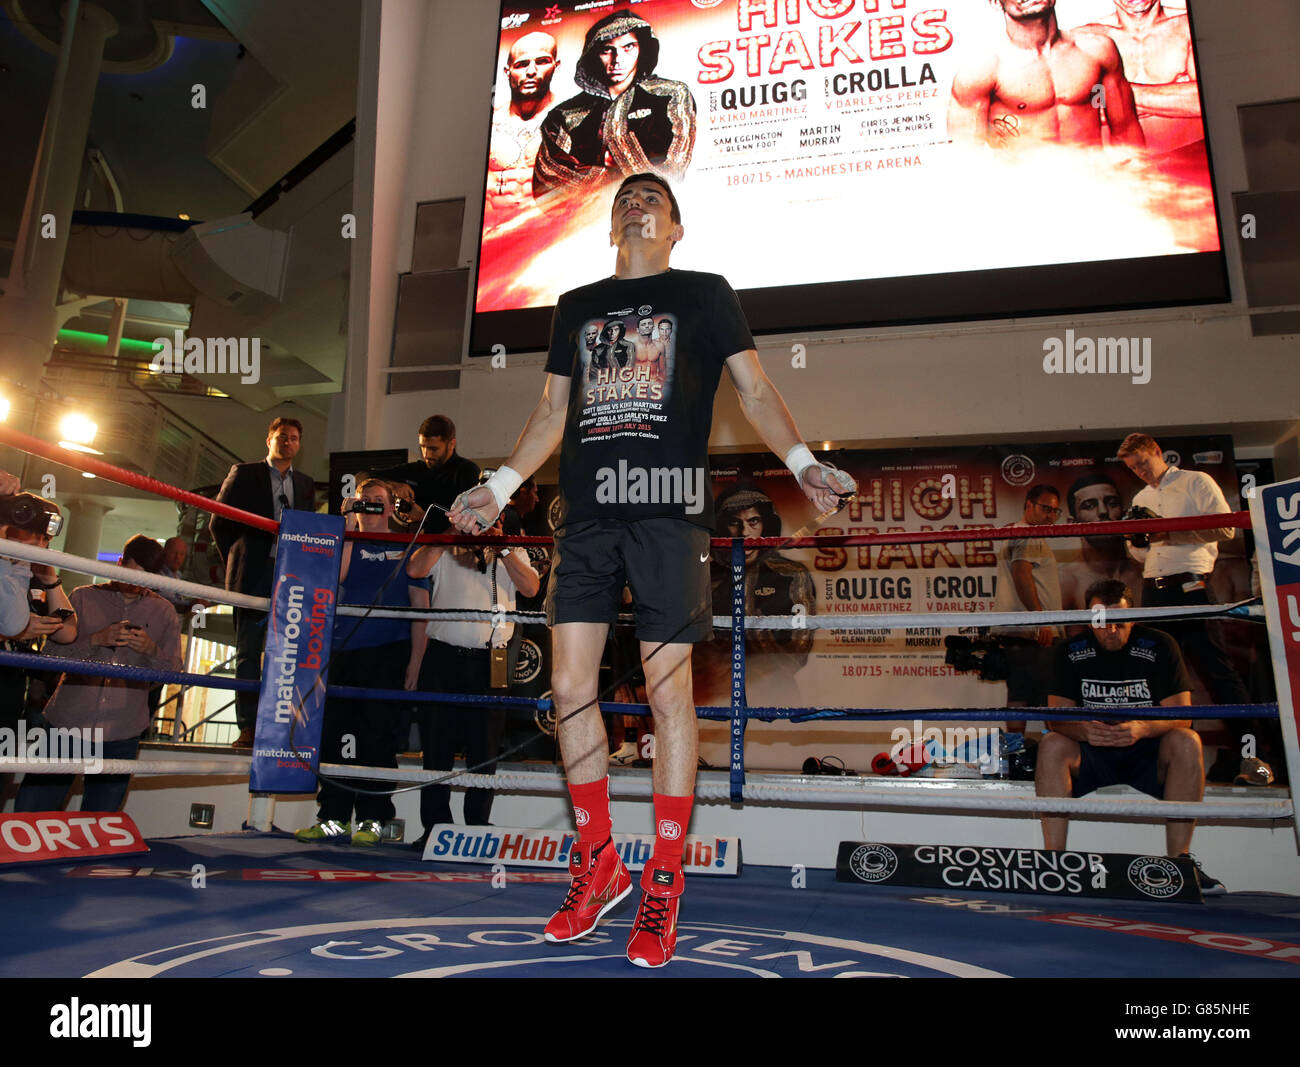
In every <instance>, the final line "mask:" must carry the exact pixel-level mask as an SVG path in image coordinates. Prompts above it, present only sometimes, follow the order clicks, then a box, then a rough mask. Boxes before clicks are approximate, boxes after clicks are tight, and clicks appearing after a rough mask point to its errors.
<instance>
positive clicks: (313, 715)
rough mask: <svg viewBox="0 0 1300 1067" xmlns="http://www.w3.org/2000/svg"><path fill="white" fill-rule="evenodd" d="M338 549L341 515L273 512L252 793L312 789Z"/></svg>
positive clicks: (321, 718) (339, 556)
mask: <svg viewBox="0 0 1300 1067" xmlns="http://www.w3.org/2000/svg"><path fill="white" fill-rule="evenodd" d="M342 550H343V518H342V516H339V515H316V514H313V513H311V512H307V511H293V510H288V509H287V510H286V511H285V512H284V514H283V516H282V517H281V519H280V539H279V542H278V545H277V548H276V555H275V578H274V580H273V583H272V586H271V589H272V593H271V616H270V618H269V620H268V622H267V627H266V653H265V656H264V658H263V660H262V690H261V696H260V697H259V698H258V703H257V733H256V735H255V737H254V740H253V765H252V775H251V777H250V778H249V789H251V790H252V791H253V792H254V793H314V792H315V791H316V765H317V763H318V762H319V761H320V735H321V726H322V724H323V721H324V714H325V684H326V675H325V668H326V665H327V664H328V663H329V659H330V645H331V639H332V637H333V633H334V607H335V602H336V599H337V595H338V585H339V564H340V562H341V560H342Z"/></svg>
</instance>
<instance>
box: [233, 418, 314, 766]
mask: <svg viewBox="0 0 1300 1067" xmlns="http://www.w3.org/2000/svg"><path fill="white" fill-rule="evenodd" d="M301 446H302V423H300V422H299V421H298V420H297V419H286V418H277V419H276V420H275V421H274V422H272V423H271V428H270V429H269V430H268V431H267V434H266V459H264V460H262V461H260V462H257V463H236V464H235V465H234V466H232V467H231V468H230V473H229V474H227V475H226V480H225V481H224V482H222V483H221V491H220V492H218V493H217V500H218V501H220V502H221V503H222V504H229V505H230V506H231V507H233V508H240V509H241V510H243V511H250V512H252V513H253V514H254V515H262V516H265V517H266V518H268V519H274V520H275V521H276V522H279V521H280V515H281V514H282V513H283V511H284V510H285V509H286V508H292V509H296V510H298V511H315V510H316V485H315V482H313V480H312V479H311V478H310V477H309V476H308V475H306V474H303V473H302V472H301V471H297V470H294V468H293V460H294V457H295V456H297V455H298V449H299V448H300V447H301ZM212 537H213V540H215V541H216V543H217V551H218V552H220V553H221V558H222V560H223V561H224V563H225V564H226V588H227V589H230V590H232V591H234V592H237V593H247V594H249V595H250V596H265V597H269V596H270V595H271V577H272V574H273V572H274V570H275V535H274V534H270V533H267V532H265V531H264V530H256V529H254V528H253V527H251V526H244V525H243V524H242V523H238V522H235V521H234V520H232V519H225V518H221V517H220V516H217V517H214V518H213V520H212ZM265 639H266V613H265V612H261V611H251V610H248V609H244V608H235V677H236V678H253V679H260V678H261V677H262V645H263V643H264V641H265ZM235 715H236V718H237V719H238V721H239V737H238V739H237V740H236V741H235V743H234V747H236V748H247V747H249V746H251V745H252V743H253V729H254V725H255V724H256V722H257V693H238V694H237V695H236V703H235Z"/></svg>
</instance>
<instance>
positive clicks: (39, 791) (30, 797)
mask: <svg viewBox="0 0 1300 1067" xmlns="http://www.w3.org/2000/svg"><path fill="white" fill-rule="evenodd" d="M139 747H140V739H139V738H138V737H130V738H127V739H126V740H125V741H105V742H104V753H103V755H104V759H106V760H108V759H135V754H136V750H137V749H138V748H139ZM74 777H75V775H71V774H25V775H23V784H22V785H20V786H19V787H18V795H17V796H16V797H15V798H14V811H62V810H63V806H64V804H65V803H67V799H68V787H69V786H71V785H72V779H73V778H74ZM130 784H131V776H130V775H129V774H88V775H86V776H85V785H84V787H83V790H82V795H81V810H82V811H119V810H120V809H121V807H122V801H123V800H125V799H126V789H127V786H128V785H130Z"/></svg>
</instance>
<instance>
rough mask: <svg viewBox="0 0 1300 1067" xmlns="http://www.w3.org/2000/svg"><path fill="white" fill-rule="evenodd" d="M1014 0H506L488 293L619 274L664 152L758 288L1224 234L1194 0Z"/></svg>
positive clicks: (719, 261) (481, 305) (723, 260)
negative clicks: (613, 250)
mask: <svg viewBox="0 0 1300 1067" xmlns="http://www.w3.org/2000/svg"><path fill="white" fill-rule="evenodd" d="M1008 4H1010V0H1008ZM1004 6H1007V5H1006V4H1003V3H999V2H990V0H951V2H948V3H935V2H934V0H642V2H639V3H633V2H631V0H617V2H615V0H598V2H591V0H587V2H582V3H574V2H572V0H568V2H562V3H547V2H545V0H542V2H539V3H515V2H510V0H507V2H505V3H503V5H502V7H501V30H500V36H499V44H498V49H497V53H496V56H495V61H496V62H495V89H494V96H493V119H492V131H491V137H490V142H489V158H488V165H487V174H486V187H485V200H484V219H483V234H482V245H481V254H480V264H479V277H478V291H477V302H476V312H479V313H483V312H493V311H505V310H510V309H519V308H530V307H546V306H550V305H552V304H554V303H555V300H556V297H558V296H559V294H560V292H561V291H562V290H563V289H565V288H570V287H572V286H574V285H577V284H580V283H582V282H584V281H587V280H590V279H591V278H594V277H596V276H598V275H600V274H602V273H603V272H604V266H603V265H604V264H606V263H607V262H608V258H609V246H608V233H609V213H610V206H611V199H612V188H611V185H612V183H617V182H618V181H620V180H621V179H622V178H623V177H624V176H626V175H627V174H631V173H636V172H638V171H648V170H656V171H659V172H661V173H663V174H665V175H667V176H669V177H670V178H671V179H673V180H674V186H675V189H676V191H677V193H678V197H679V200H680V202H681V205H682V210H683V213H684V216H685V223H686V232H687V240H685V241H684V242H683V243H682V244H681V245H680V247H679V248H678V249H677V250H676V251H675V253H674V266H677V267H679V268H688V269H703V270H721V271H723V272H724V273H726V275H727V277H728V280H729V281H730V282H731V284H732V286H733V287H734V288H736V289H738V290H742V289H754V288H764V287H771V286H785V285H809V284H815V283H827V282H837V281H842V280H855V279H874V278H888V277H894V278H897V277H911V276H917V275H931V274H940V273H946V272H961V271H982V270H991V269H997V268H1014V267H1026V266H1035V265H1043V264H1066V263H1083V262H1101V261H1106V260H1115V259H1121V260H1122V259H1133V258H1145V257H1154V256H1168V255H1175V256H1178V255H1183V254H1186V253H1192V252H1215V251H1218V250H1219V248H1220V242H1219V235H1218V225H1217V221H1216V216H1215V208H1214V200H1213V193H1212V188H1211V181H1210V169H1209V162H1208V155H1207V151H1206V144H1205V128H1204V124H1203V121H1202V116H1201V105H1200V97H1199V89H1198V83H1197V80H1196V66H1195V60H1194V55H1193V48H1192V37H1191V33H1190V28H1189V21H1188V18H1187V16H1186V12H1185V6H1186V5H1185V4H1181V5H1178V4H1165V5H1164V6H1163V8H1162V11H1163V16H1162V21H1161V22H1160V25H1159V26H1158V27H1146V26H1145V25H1140V26H1136V27H1135V26H1134V25H1133V24H1132V16H1128V15H1126V14H1125V13H1124V12H1122V11H1121V10H1119V9H1120V7H1122V6H1128V7H1131V6H1132V5H1118V4H1117V3H1115V2H1114V0H1015V3H1014V4H1010V6H1012V7H1013V8H1014V7H1019V8H1023V9H1024V12H1023V13H1022V17H1019V18H1013V17H1012V15H1011V14H1008V13H1006V12H1004ZM1148 16H1149V17H1155V16H1154V15H1151V14H1150V13H1145V14H1144V16H1143V17H1144V18H1146V17H1148ZM1051 25H1055V27H1056V28H1057V30H1059V31H1060V33H1061V35H1062V37H1061V39H1060V40H1058V41H1057V43H1056V44H1055V45H1054V46H1053V47H1054V52H1053V62H1052V64H1051V65H1050V66H1049V65H1048V64H1047V63H1046V62H1045V61H1044V60H1043V59H1042V56H1041V54H1040V51H1039V49H1040V46H1041V44H1042V42H1041V41H1040V40H1039V39H1038V38H1039V37H1040V36H1042V35H1043V34H1044V33H1047V32H1048V27H1049V26H1051ZM819 232H820V233H834V234H835V238H836V239H835V240H834V241H823V242H818V243H817V244H816V247H815V250H814V249H811V248H810V247H809V245H808V234H810V233H819ZM868 249H869V250H870V254H864V250H868ZM598 264H599V265H600V266H598Z"/></svg>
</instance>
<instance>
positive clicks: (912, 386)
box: [348, 0, 1300, 474]
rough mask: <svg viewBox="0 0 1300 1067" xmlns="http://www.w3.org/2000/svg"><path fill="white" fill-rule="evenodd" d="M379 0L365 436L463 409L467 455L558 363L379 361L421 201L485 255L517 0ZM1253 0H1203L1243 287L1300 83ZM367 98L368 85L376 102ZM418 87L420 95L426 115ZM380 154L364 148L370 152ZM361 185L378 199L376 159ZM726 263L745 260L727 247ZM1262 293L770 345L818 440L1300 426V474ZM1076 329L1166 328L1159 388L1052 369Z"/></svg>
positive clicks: (1158, 338)
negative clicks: (416, 372) (1247, 141)
mask: <svg viewBox="0 0 1300 1067" xmlns="http://www.w3.org/2000/svg"><path fill="white" fill-rule="evenodd" d="M374 2H375V3H377V4H382V12H383V15H382V22H383V25H382V32H381V40H380V47H379V49H378V55H377V56H376V57H375V59H376V60H377V62H378V69H379V72H380V73H379V95H378V112H379V114H380V115H381V116H382V120H383V121H382V122H380V123H378V126H377V131H378V136H377V149H376V159H377V163H376V165H375V166H374V167H373V168H372V170H371V171H370V172H369V174H367V175H365V179H364V180H365V181H367V182H369V181H373V183H374V201H375V212H376V220H375V229H374V241H373V245H372V255H371V256H370V258H369V260H368V261H367V262H366V263H365V265H364V266H365V267H366V268H368V269H369V270H371V271H373V274H372V276H371V277H370V278H369V280H368V283H362V279H361V276H360V273H359V272H358V271H357V269H356V264H355V261H354V283H356V285H357V288H358V289H360V288H362V287H363V284H368V289H369V315H370V317H369V329H368V333H367V334H366V338H365V341H366V343H365V346H361V345H355V344H354V347H353V349H352V352H353V355H352V357H351V362H354V363H356V364H357V365H358V369H354V370H353V374H354V379H355V377H359V376H360V372H359V365H360V363H361V361H362V360H363V359H365V360H366V367H367V371H366V374H365V377H366V382H365V384H366V386H367V388H368V395H367V400H366V418H365V420H364V426H362V425H361V423H360V422H359V421H357V422H356V425H355V426H354V425H353V422H354V420H352V419H349V429H348V433H349V434H350V435H355V437H350V440H352V446H353V447H360V446H361V445H364V447H369V448H381V447H394V446H411V445H412V444H413V441H414V436H415V426H416V425H417V424H418V422H419V420H420V419H422V418H424V417H425V416H426V415H429V414H432V413H434V412H441V413H444V414H447V415H450V416H451V417H452V418H453V419H454V420H455V421H456V423H457V426H458V430H459V439H460V449H461V451H462V452H463V453H465V454H467V455H470V456H473V457H476V458H482V459H494V458H497V457H503V456H505V455H506V454H508V453H509V451H510V449H511V447H512V446H513V444H514V441H515V438H516V436H517V434H518V432H519V430H520V428H521V426H522V424H523V420H524V419H525V418H526V416H527V414H528V412H529V410H530V409H531V407H532V405H533V403H534V402H535V399H536V397H537V394H538V393H539V391H540V389H541V384H542V373H541V369H540V368H541V362H542V361H541V359H540V357H536V356H534V357H512V360H511V365H510V366H509V367H508V368H507V369H504V370H497V371H492V370H491V369H490V368H489V367H487V366H486V365H485V361H483V360H475V361H472V362H471V361H466V366H465V369H464V371H463V373H462V375H461V386H460V388H459V389H458V390H455V391H439V392H428V393H417V394H406V395H401V396H394V397H383V396H382V395H380V390H381V389H382V388H383V379H382V377H381V376H380V375H379V374H378V373H377V371H378V370H379V368H381V367H383V366H385V365H386V364H387V359H388V351H389V345H390V343H391V336H392V317H393V308H394V304H395V286H396V275H397V273H398V272H401V271H405V270H408V269H409V266H410V255H411V235H412V231H413V221H414V211H415V204H416V203H417V202H418V201H422V200H434V199H443V198H449V197H458V196H463V197H465V199H466V202H467V210H466V220H465V234H464V240H463V244H462V249H461V251H462V262H464V263H471V262H472V260H473V257H474V255H475V254H476V251H477V244H476V240H475V231H476V229H477V226H478V223H479V214H480V210H481V203H480V202H481V197H482V174H481V172H482V165H483V160H484V156H485V153H486V148H487V132H488V110H489V99H490V89H491V84H490V83H491V79H492V74H493V71H492V62H491V60H492V57H493V49H494V41H495V22H496V15H497V7H496V5H495V4H491V3H484V2H483V0H429V2H428V3H425V4H419V3H416V2H415V0H374ZM1250 10H1251V15H1250V18H1249V19H1246V18H1243V17H1242V15H1241V11H1240V9H1239V7H1238V6H1237V5H1235V4H1224V3H1214V2H1211V3H1206V2H1204V0H1201V2H1194V3H1193V14H1194V16H1195V18H1196V21H1197V30H1198V38H1199V50H1200V51H1199V54H1200V76H1201V79H1202V83H1203V90H1204V94H1205V97H1206V110H1207V119H1208V123H1209V129H1210V142H1211V151H1212V153H1213V156H1214V167H1215V175H1216V178H1217V185H1218V194H1219V198H1220V205H1221V210H1222V211H1223V212H1224V214H1225V240H1226V243H1227V251H1228V261H1229V270H1230V276H1231V282H1232V289H1233V292H1234V293H1236V294H1240V293H1241V291H1242V286H1241V271H1240V267H1239V264H1238V253H1237V242H1238V240H1239V235H1238V232H1237V230H1236V228H1235V226H1234V225H1233V223H1232V220H1231V218H1230V214H1231V210H1232V200H1231V193H1232V192H1233V191H1234V190H1242V189H1245V188H1246V173H1245V164H1244V160H1243V157H1242V149H1241V141H1240V136H1239V133H1238V128H1237V113H1236V109H1237V107H1238V106H1239V105H1241V104H1246V103H1255V102H1260V101H1266V100H1276V99H1285V98H1288V97H1294V96H1298V95H1300V64H1297V63H1296V62H1295V53H1296V50H1297V48H1300V8H1297V6H1296V5H1295V3H1294V0H1253V2H1252V3H1251V5H1250ZM1262 27H1267V31H1266V32H1265V31H1263V30H1262V29H1261V28H1262ZM368 77H369V78H371V79H373V78H374V64H373V63H372V64H371V65H367V63H366V61H365V57H363V63H362V80H363V82H364V81H365V80H366V79H367V78H368ZM367 92H368V90H367V89H366V88H365V87H364V86H363V89H362V93H363V97H364V96H365V94H366V93H367ZM413 100H418V101H420V107H419V109H418V111H419V113H418V115H417V114H416V112H415V110H413V109H412V106H411V103H412V101H413ZM366 137H370V138H372V139H374V138H375V137H376V123H375V121H374V118H373V116H371V118H370V119H367V117H366V115H365V114H364V113H363V114H361V115H360V116H359V120H358V140H359V142H360V141H361V140H362V139H364V138H366ZM363 156H364V151H360V150H359V152H358V158H359V160H360V159H361V158H362V157H363ZM357 188H358V192H359V194H360V193H361V191H362V189H363V184H362V175H361V174H360V173H359V174H358V183H357ZM362 199H364V197H363V196H362V195H359V196H358V202H360V201H361V200H362ZM381 214H382V219H381V217H380V216H381ZM688 221H689V220H688ZM826 239H830V237H829V235H827V238H826ZM360 243H361V242H358V244H359V245H360ZM358 251H359V252H360V249H359V250H358ZM716 268H717V269H718V270H719V271H720V272H722V273H725V272H726V270H727V263H726V262H725V256H724V257H722V259H720V261H719V262H718V263H717V265H716ZM577 281H579V279H575V284H576V282H577ZM364 296H365V294H364V293H359V294H357V297H356V299H358V300H364ZM1243 306H1244V305H1243V302H1242V300H1241V298H1240V296H1238V300H1237V302H1236V303H1235V304H1233V305H1224V306H1219V307H1212V308H1199V309H1170V310H1162V311H1157V312H1146V313H1136V312H1129V313H1112V314H1105V315H1093V316H1075V317H1070V318H1059V319H1028V320H1019V321H1010V322H999V323H979V324H966V325H962V324H956V325H953V326H946V327H920V328H915V329H902V330H880V331H872V332H863V331H857V332H851V333H840V334H831V335H818V336H816V337H790V338H776V339H774V338H766V339H763V340H762V341H761V343H760V351H761V352H762V354H763V362H764V365H765V366H766V367H767V369H768V372H769V374H771V375H772V377H773V378H774V380H775V381H776V382H777V384H778V386H779V387H780V389H781V390H782V392H783V393H784V395H785V397H786V399H787V401H788V402H789V405H790V407H791V410H792V411H793V412H794V415H795V418H796V420H797V421H798V422H799V424H800V429H801V430H802V432H803V434H804V436H805V437H806V438H808V439H809V440H813V441H819V440H824V439H829V440H833V441H835V442H837V443H841V444H842V443H870V444H881V445H884V444H898V443H902V442H910V443H914V444H938V443H940V442H943V441H953V440H959V439H966V440H977V441H990V442H997V441H1005V440H1009V439H1014V438H1016V437H1022V438H1023V437H1024V436H1026V435H1027V436H1029V437H1030V438H1049V437H1055V438H1061V437H1065V438H1075V439H1084V438H1095V437H1120V436H1122V435H1123V434H1124V433H1126V432H1127V431H1128V430H1130V429H1133V428H1137V427H1142V428H1145V429H1149V430H1154V431H1160V430H1166V431H1170V432H1172V431H1174V430H1182V429H1198V428H1199V429H1205V430H1215V431H1226V432H1231V433H1234V435H1235V436H1236V438H1237V442H1238V446H1239V447H1241V446H1246V447H1247V448H1249V447H1250V446H1255V448H1257V449H1259V451H1263V452H1265V453H1267V452H1269V451H1271V450H1272V447H1273V446H1274V444H1275V443H1277V442H1280V441H1282V440H1283V439H1284V438H1287V437H1291V438H1292V440H1291V441H1290V442H1289V443H1288V444H1286V445H1285V446H1283V447H1280V448H1279V449H1278V459H1279V463H1280V465H1281V469H1280V473H1282V474H1290V473H1300V471H1293V470H1291V469H1290V468H1291V467H1293V466H1295V465H1296V461H1297V450H1296V444H1295V441H1294V435H1295V433H1296V431H1297V428H1300V423H1298V422H1297V419H1298V417H1300V400H1298V399H1297V398H1300V371H1298V370H1297V366H1298V363H1297V356H1300V344H1298V343H1297V339H1296V338H1295V337H1286V338H1262V339H1255V338H1252V337H1251V335H1250V328H1249V322H1248V320H1247V319H1246V318H1245V317H1244V316H1243V315H1242V314H1241V311H1242V308H1243ZM358 310H359V308H358V306H357V304H355V303H354V312H356V311H358ZM359 320H360V316H357V317H355V318H354V322H357V321H359ZM1067 327H1074V328H1076V329H1077V330H1078V331H1080V332H1085V333H1087V334H1088V335H1091V336H1098V335H1101V336H1110V335H1126V336H1132V335H1143V336H1149V337H1151V339H1152V368H1153V373H1152V380H1151V382H1150V384H1147V385H1134V384H1132V383H1130V382H1129V381H1128V380H1127V379H1122V380H1117V379H1115V378H1114V377H1111V376H1096V377H1093V378H1085V379H1080V378H1077V377H1074V376H1069V377H1067V376H1050V375H1046V374H1044V373H1043V371H1042V358H1043V341H1044V339H1045V338H1046V337H1048V336H1052V335H1059V334H1060V332H1061V331H1062V330H1064V329H1065V328H1067ZM355 337H357V334H355V333H354V338H355ZM794 341H802V342H803V343H804V344H805V345H806V346H807V349H808V365H807V368H806V369H804V370H795V369H792V368H791V366H790V345H791V343H792V342H794ZM365 352H368V358H367V356H366V355H363V353H365ZM358 384H359V383H358ZM354 403H355V400H353V399H350V400H349V404H350V405H352V404H354ZM352 410H353V407H351V406H350V407H349V412H351V411H352ZM755 444H757V438H756V436H755V435H754V433H753V431H752V430H751V429H750V427H749V426H748V425H747V424H746V423H745V422H744V420H743V419H742V418H741V417H740V415H739V412H738V409H737V407H736V404H735V400H734V396H733V395H732V394H731V391H730V390H727V389H723V390H721V392H720V394H719V400H718V405H717V409H716V414H715V420H714V433H713V446H714V447H715V448H737V447H743V446H750V447H752V446H754V445H755Z"/></svg>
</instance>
